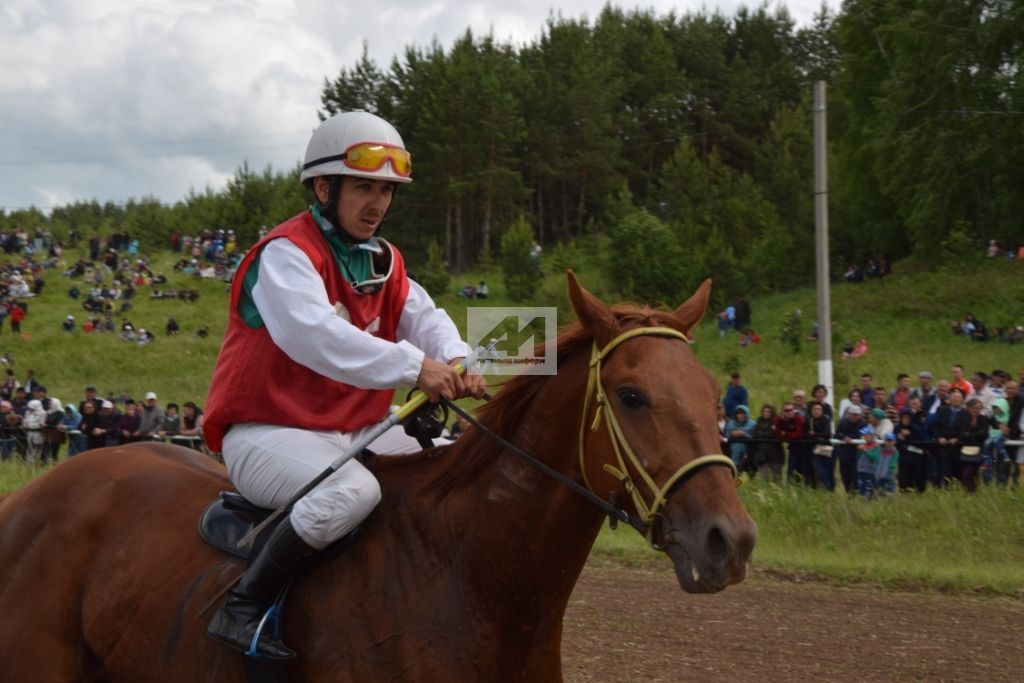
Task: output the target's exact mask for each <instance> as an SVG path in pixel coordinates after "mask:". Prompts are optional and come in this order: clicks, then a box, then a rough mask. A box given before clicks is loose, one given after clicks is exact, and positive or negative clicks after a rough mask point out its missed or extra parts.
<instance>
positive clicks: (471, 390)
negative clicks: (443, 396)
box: [450, 358, 487, 398]
mask: <svg viewBox="0 0 1024 683" xmlns="http://www.w3.org/2000/svg"><path fill="white" fill-rule="evenodd" d="M464 360H466V359H465V358H453V359H452V361H451V363H450V365H453V366H455V365H458V364H459V363H461V362H463V361H464ZM462 385H463V391H462V392H461V393H460V394H459V395H458V396H456V398H462V397H464V396H472V397H473V398H483V397H484V394H485V393H487V380H486V379H485V378H484V376H483V375H478V374H474V373H469V372H467V373H465V374H464V375H462Z"/></svg>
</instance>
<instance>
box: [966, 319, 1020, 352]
mask: <svg viewBox="0 0 1024 683" xmlns="http://www.w3.org/2000/svg"><path fill="white" fill-rule="evenodd" d="M953 334H955V335H960V336H964V337H967V338H969V339H973V340H974V341H979V342H987V341H991V340H993V339H994V340H996V341H1000V342H1003V343H1004V344H1020V343H1021V342H1022V341H1024V325H1007V326H1005V327H996V328H994V329H992V330H989V328H988V326H987V325H985V323H983V322H981V321H980V320H978V318H976V317H975V316H974V314H973V313H968V314H967V315H966V316H965V317H964V319H963V320H954V321H953Z"/></svg>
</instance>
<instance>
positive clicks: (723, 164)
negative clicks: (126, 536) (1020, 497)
mask: <svg viewBox="0 0 1024 683" xmlns="http://www.w3.org/2000/svg"><path fill="white" fill-rule="evenodd" d="M1022 37H1024V9H1022V7H1021V4H1020V3H1016V2H1012V1H1011V0H957V1H956V2H949V1H948V0H898V1H896V2H893V1H891V0H846V2H844V4H843V5H842V8H841V9H840V10H839V12H838V13H837V14H833V13H831V12H829V11H828V10H827V9H824V8H823V9H822V10H821V11H820V12H819V14H818V15H817V16H816V17H815V19H814V20H813V22H811V23H810V24H809V25H807V26H805V27H800V28H798V27H796V25H795V23H794V21H793V20H792V19H791V17H790V16H789V15H788V13H787V12H786V10H785V9H784V8H777V9H769V8H768V7H767V6H761V7H758V8H755V9H746V8H741V9H739V10H738V11H737V12H736V13H735V15H733V16H732V17H731V18H730V17H725V16H723V15H721V14H708V13H706V12H701V13H688V14H674V13H672V14H668V15H664V16H662V15H658V14H656V13H654V12H652V11H648V10H632V11H624V10H621V9H617V8H615V7H612V6H606V7H605V9H604V10H602V11H601V13H600V14H599V15H598V16H597V17H595V18H594V19H593V20H588V19H582V18H581V19H575V18H566V17H562V16H552V17H551V18H549V19H548V21H547V22H546V24H545V26H544V27H543V29H542V30H541V32H540V35H539V37H537V38H536V39H535V40H533V41H531V42H529V43H527V44H523V45H510V44H506V43H503V42H501V41H498V40H495V39H494V37H493V36H491V35H485V36H476V35H473V34H472V33H471V32H469V31H467V32H466V33H465V34H464V35H462V36H461V37H460V38H459V39H458V40H456V41H455V42H454V44H452V45H451V46H450V47H448V48H445V47H442V46H441V45H439V44H436V43H434V44H432V45H429V46H410V47H407V48H406V49H405V51H404V53H403V54H402V55H401V57H399V58H396V59H395V60H394V61H392V63H391V64H390V65H389V66H387V67H386V68H382V67H381V66H380V65H378V64H376V63H375V62H374V61H373V60H371V59H370V58H369V57H368V55H367V51H366V50H365V49H364V51H363V54H362V56H361V58H360V59H359V60H357V61H356V63H355V64H353V65H351V66H346V67H343V68H342V69H341V70H340V72H339V73H338V74H337V75H336V76H334V77H330V78H325V81H324V86H323V93H322V109H321V111H320V112H318V114H319V116H320V117H321V118H325V117H326V116H329V115H330V114H333V113H336V112H339V111H345V110H351V109H364V110H367V111H372V112H375V113H378V114H380V115H381V116H383V117H384V118H386V119H388V120H390V121H392V122H393V123H394V124H395V125H396V127H397V128H398V129H399V131H401V133H402V135H403V137H404V139H405V142H406V144H407V146H408V148H409V149H410V150H411V151H412V153H413V161H414V169H413V177H414V182H413V183H412V184H411V185H408V186H403V187H402V188H400V192H399V193H398V200H397V201H396V204H395V207H394V209H393V210H392V212H391V215H390V216H389V218H388V225H387V228H386V230H387V231H388V234H390V235H392V236H394V237H395V239H396V240H397V241H398V242H399V243H400V244H402V245H403V246H404V247H405V249H406V250H407V251H409V252H410V255H411V257H412V259H413V260H414V261H415V259H416V258H420V259H421V260H424V259H425V258H426V255H427V254H428V252H430V247H431V245H435V246H434V256H435V259H436V258H440V259H442V261H443V262H444V263H446V264H447V265H448V267H449V268H450V270H452V271H456V272H462V271H465V270H467V269H470V268H473V267H474V266H476V265H479V264H480V263H481V262H483V263H491V262H492V261H491V259H492V258H496V257H498V256H499V252H500V251H501V240H502V236H503V234H504V233H505V232H506V231H508V230H509V229H511V228H512V226H520V225H521V223H522V222H523V221H525V222H526V223H527V224H528V225H529V227H530V228H531V229H532V231H533V233H534V236H535V238H536V239H537V240H538V241H539V242H540V243H541V244H543V245H545V247H554V246H555V245H562V246H563V247H565V248H569V249H571V248H573V245H575V244H577V243H583V242H586V243H588V244H589V243H592V242H594V241H598V242H599V243H600V244H602V245H603V247H604V248H603V251H604V255H603V257H604V263H605V264H606V269H607V271H608V273H609V275H610V276H611V277H612V278H614V281H615V283H616V285H617V287H618V289H619V291H620V292H621V293H622V294H625V295H630V296H634V297H638V298H645V299H650V300H660V301H673V300H675V299H676V298H677V297H678V296H679V295H680V294H682V293H684V292H689V291H691V290H692V289H693V287H694V286H695V285H696V284H697V283H698V282H699V281H700V280H701V279H703V278H704V277H706V276H707V275H709V274H713V275H714V277H715V282H716V292H717V295H718V296H719V297H724V298H731V297H733V296H738V295H740V294H745V295H746V294H756V293H759V292H764V291H769V290H778V289H785V288H789V287H793V286H798V285H804V284H810V283H811V282H812V281H813V272H814V262H813V259H814V249H813V241H814V215H813V207H814V197H813V181H812V179H813V173H812V168H813V149H812V114H813V112H812V104H811V89H812V84H813V82H814V81H816V80H819V79H824V80H825V81H827V82H828V84H829V99H828V107H829V133H830V149H829V163H830V177H831V182H830V186H831V187H830V205H831V220H830V224H831V237H832V240H831V246H832V254H833V257H834V259H835V261H836V265H837V266H838V264H839V262H840V261H841V260H846V261H853V262H863V261H864V260H866V259H867V258H869V257H875V258H887V259H889V260H896V259H900V258H903V257H905V256H908V255H915V256H920V257H922V258H924V259H929V258H934V257H938V256H941V255H942V254H943V253H945V252H944V250H947V249H948V248H950V247H951V245H952V246H956V245H960V246H961V247H962V246H963V245H971V244H979V245H980V243H982V242H983V241H987V240H989V239H996V240H999V241H1001V242H1004V243H1007V244H1010V243H1014V242H1018V241H1020V240H1021V239H1022V232H1024V228H1022V227H1021V225H1022V223H1021V221H1020V218H1019V217H1020V216H1022V215H1024V206H1022V203H1024V195H1022V188H1024V177H1022V176H1024V165H1022V164H1021V163H1020V161H1019V160H1020V159H1021V158H1022V154H1021V152H1024V111H1022V109H1024V106H1022V99H1024V98H1022V95H1024V93H1022V90H1021V88H1022V83H1021V77H1020V55H1021V48H1022V42H1024V38H1022ZM297 173H298V170H297V169H292V170H290V171H288V172H285V173H275V172H273V170H272V169H269V168H268V169H265V170H264V171H262V172H257V171H254V170H252V169H250V168H248V166H243V167H242V168H241V169H239V171H238V172H237V173H236V174H235V177H234V178H233V180H232V181H231V182H230V183H229V184H228V186H227V187H226V188H225V189H224V190H221V191H213V190H209V189H208V190H206V191H205V192H203V193H194V192H193V193H190V195H189V196H188V197H185V198H184V199H183V200H182V201H180V202H178V203H177V204H175V205H174V206H164V205H161V204H159V203H158V202H156V201H154V200H146V199H143V200H139V201H133V202H131V203H129V204H128V205H127V206H123V207H119V206H114V205H113V204H109V203H108V204H106V205H101V204H99V203H98V202H96V201H92V202H79V203H76V204H72V205H68V206H66V207H61V208H58V209H56V210H54V211H53V214H52V216H50V217H45V216H42V215H41V214H39V215H32V212H18V213H15V214H11V215H7V216H4V217H3V222H4V224H6V225H16V224H23V225H26V224H27V225H26V227H31V224H32V223H40V222H47V221H48V222H49V223H50V224H52V226H53V229H54V230H55V231H58V232H59V231H60V230H66V229H70V228H71V227H75V228H77V229H78V230H92V229H97V228H98V229H105V228H106V227H111V228H115V227H116V228H126V229H128V230H129V231H130V232H131V233H132V234H133V235H137V236H139V237H140V238H142V239H143V240H144V241H147V240H163V239H164V238H165V236H166V235H168V234H169V233H170V231H171V230H174V229H179V230H186V231H189V230H191V231H197V230H199V229H202V228H218V227H223V228H228V227H231V228H234V229H235V230H236V232H238V233H239V235H240V237H241V238H242V239H243V241H244V240H245V239H246V238H252V237H254V236H255V234H256V232H257V231H258V230H259V227H260V226H261V225H273V224H275V223H276V222H278V221H280V220H282V219H284V218H286V217H287V216H289V215H292V214H294V213H295V212H296V211H298V210H300V209H301V208H303V207H304V206H306V205H307V204H308V202H309V197H308V195H306V193H305V191H304V190H303V188H301V186H300V185H299V183H298V178H297ZM36 213H37V214H38V212H36ZM517 229H518V227H517ZM519 241H521V240H519V239H518V238H517V239H514V240H509V243H510V244H511V243H516V244H518V242H519Z"/></svg>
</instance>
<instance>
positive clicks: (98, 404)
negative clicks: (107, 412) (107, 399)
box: [78, 385, 103, 415]
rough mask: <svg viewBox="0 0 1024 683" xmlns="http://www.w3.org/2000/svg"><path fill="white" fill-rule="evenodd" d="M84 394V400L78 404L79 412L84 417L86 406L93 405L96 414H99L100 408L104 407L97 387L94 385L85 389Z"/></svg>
mask: <svg viewBox="0 0 1024 683" xmlns="http://www.w3.org/2000/svg"><path fill="white" fill-rule="evenodd" d="M84 394H85V398H83V399H82V400H81V401H80V402H79V403H78V412H79V413H81V414H82V415H85V404H86V403H91V404H92V405H93V407H94V408H95V409H96V411H95V412H97V413H99V410H100V408H102V407H103V406H102V404H103V399H101V398H100V397H99V396H97V395H96V387H94V386H92V385H90V386H87V387H86V388H85V391H84Z"/></svg>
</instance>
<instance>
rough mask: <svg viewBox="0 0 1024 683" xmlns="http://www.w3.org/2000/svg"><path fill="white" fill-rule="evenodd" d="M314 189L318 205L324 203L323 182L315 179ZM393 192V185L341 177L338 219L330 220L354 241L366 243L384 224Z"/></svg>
mask: <svg viewBox="0 0 1024 683" xmlns="http://www.w3.org/2000/svg"><path fill="white" fill-rule="evenodd" d="M314 189H315V190H316V193H317V196H318V198H319V199H320V201H321V202H325V201H327V191H328V182H327V179H326V178H316V179H315V180H314ZM394 191H395V183H393V182H391V181H388V180H377V179H373V178H357V177H354V176H344V177H343V178H342V181H341V193H340V196H339V197H338V215H337V216H336V217H334V219H333V220H334V221H335V222H336V224H337V225H338V226H339V227H341V228H342V229H343V230H344V231H345V232H347V233H348V234H349V235H351V236H352V237H354V238H355V239H357V240H368V239H370V238H371V237H373V234H374V233H375V232H376V231H377V228H379V227H380V224H381V221H383V220H384V216H385V214H387V211H388V207H390V206H391V198H392V196H393V195H394ZM321 194H322V195H323V196H320V195H321Z"/></svg>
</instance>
